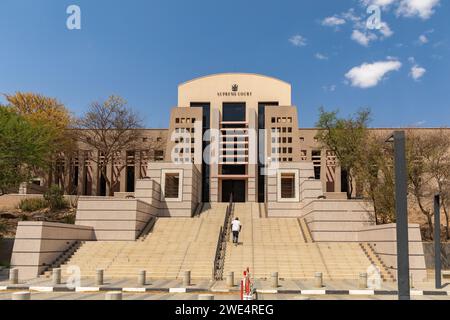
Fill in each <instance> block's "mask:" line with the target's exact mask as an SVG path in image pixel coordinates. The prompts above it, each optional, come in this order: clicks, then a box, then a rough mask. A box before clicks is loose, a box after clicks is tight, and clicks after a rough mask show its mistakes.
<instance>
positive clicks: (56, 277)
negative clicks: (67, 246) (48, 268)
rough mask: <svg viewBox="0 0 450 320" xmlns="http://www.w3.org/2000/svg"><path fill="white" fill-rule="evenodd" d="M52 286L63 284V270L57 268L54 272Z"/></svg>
mask: <svg viewBox="0 0 450 320" xmlns="http://www.w3.org/2000/svg"><path fill="white" fill-rule="evenodd" d="M52 284H53V285H54V286H56V285H58V284H61V269H60V268H55V269H53V271H52Z"/></svg>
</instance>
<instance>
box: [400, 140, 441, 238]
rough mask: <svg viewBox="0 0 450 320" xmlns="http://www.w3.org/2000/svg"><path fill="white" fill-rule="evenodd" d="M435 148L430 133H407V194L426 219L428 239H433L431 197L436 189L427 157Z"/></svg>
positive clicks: (433, 152)
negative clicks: (411, 197)
mask: <svg viewBox="0 0 450 320" xmlns="http://www.w3.org/2000/svg"><path fill="white" fill-rule="evenodd" d="M437 148H438V147H437V145H436V144H435V141H434V137H433V136H432V135H430V134H418V133H414V132H409V133H408V135H407V139H406V158H407V166H408V180H409V183H408V185H409V186H408V189H409V194H410V195H412V196H413V198H414V200H415V201H416V203H417V206H418V207H419V209H420V212H421V213H422V214H423V215H424V216H425V217H426V219H427V224H428V238H429V239H433V216H434V210H433V208H432V201H431V199H433V196H434V194H435V193H436V192H437V190H436V188H435V187H433V184H432V182H433V177H432V175H431V174H430V172H431V164H430V161H429V159H427V157H428V155H430V154H435V153H436V149H437Z"/></svg>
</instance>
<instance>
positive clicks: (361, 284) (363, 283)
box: [358, 272, 367, 289]
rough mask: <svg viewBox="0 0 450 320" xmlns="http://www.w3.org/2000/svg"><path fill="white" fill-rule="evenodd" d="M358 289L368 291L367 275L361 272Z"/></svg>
mask: <svg viewBox="0 0 450 320" xmlns="http://www.w3.org/2000/svg"><path fill="white" fill-rule="evenodd" d="M358 288H359V289H367V273H365V272H361V273H360V274H359V281H358Z"/></svg>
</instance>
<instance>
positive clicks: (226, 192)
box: [222, 180, 245, 202]
mask: <svg viewBox="0 0 450 320" xmlns="http://www.w3.org/2000/svg"><path fill="white" fill-rule="evenodd" d="M231 194H233V202H245V180H223V181H222V202H228V201H230V195H231Z"/></svg>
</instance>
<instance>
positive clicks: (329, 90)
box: [322, 84, 336, 92]
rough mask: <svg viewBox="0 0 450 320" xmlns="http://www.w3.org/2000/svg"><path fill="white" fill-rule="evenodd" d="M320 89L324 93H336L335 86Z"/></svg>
mask: <svg viewBox="0 0 450 320" xmlns="http://www.w3.org/2000/svg"><path fill="white" fill-rule="evenodd" d="M322 89H323V91H325V92H334V91H336V85H335V84H332V85H330V86H323V87H322Z"/></svg>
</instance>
